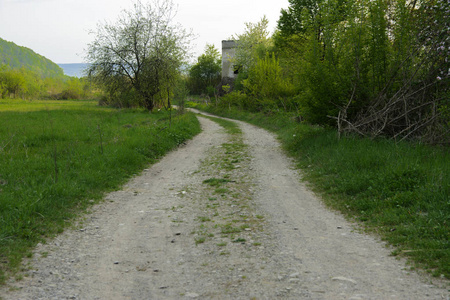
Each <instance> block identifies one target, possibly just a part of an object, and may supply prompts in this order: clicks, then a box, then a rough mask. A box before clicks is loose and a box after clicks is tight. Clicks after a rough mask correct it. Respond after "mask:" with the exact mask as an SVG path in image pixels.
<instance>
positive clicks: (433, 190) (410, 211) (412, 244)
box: [197, 106, 450, 279]
mask: <svg viewBox="0 0 450 300" xmlns="http://www.w3.org/2000/svg"><path fill="white" fill-rule="evenodd" d="M197 108H200V109H203V110H207V111H209V112H211V113H214V114H216V115H220V116H226V117H230V118H236V119H240V120H244V121H247V122H249V123H253V124H255V125H258V126H261V127H263V128H266V129H268V130H270V131H273V132H275V133H276V134H277V135H278V136H279V138H280V140H281V142H282V144H283V146H284V148H285V149H286V150H287V151H288V152H289V153H290V154H291V155H292V156H294V157H295V159H296V161H297V162H298V166H299V168H301V169H302V170H303V173H304V179H305V180H306V181H308V182H309V183H310V185H311V187H312V189H313V190H314V191H316V192H317V193H319V194H320V195H321V196H322V198H323V199H324V201H325V202H326V203H327V204H328V205H329V206H330V207H332V208H334V209H338V210H340V211H342V212H343V213H344V214H345V215H346V216H348V217H349V218H351V219H354V220H356V221H358V222H360V223H361V224H362V225H363V226H364V228H366V229H367V230H368V231H371V232H376V233H377V234H379V235H380V236H381V238H382V239H383V240H385V241H387V242H388V243H389V244H390V245H392V246H394V250H393V252H392V253H393V255H401V256H405V257H407V258H408V259H409V261H410V262H411V268H415V267H420V268H422V269H425V270H427V271H428V272H430V273H432V275H433V276H439V277H445V278H447V279H449V278H450V197H449V196H450V153H449V152H448V149H443V148H437V147H431V146H425V145H421V144H416V143H408V142H402V143H395V142H394V141H390V140H384V139H377V140H370V139H362V138H357V137H344V138H342V139H340V140H338V138H337V133H336V131H334V130H331V129H325V128H321V127H313V126H307V125H304V124H299V123H296V122H295V121H294V119H293V118H292V116H289V115H286V114H272V115H264V114H249V113H246V112H242V111H236V110H229V109H225V110H220V109H217V108H213V107H205V106H203V107H197Z"/></svg>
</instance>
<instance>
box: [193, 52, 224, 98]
mask: <svg viewBox="0 0 450 300" xmlns="http://www.w3.org/2000/svg"><path fill="white" fill-rule="evenodd" d="M221 70H222V62H221V56H220V53H219V50H217V49H216V48H215V47H214V45H209V44H207V45H206V47H205V53H203V54H202V55H200V56H199V57H198V58H197V63H196V64H195V65H193V66H192V67H191V69H190V70H189V88H190V91H191V93H192V94H202V93H205V94H209V93H210V91H211V90H212V91H214V87H215V86H216V85H217V84H219V82H220V79H221ZM210 96H211V95H210Z"/></svg>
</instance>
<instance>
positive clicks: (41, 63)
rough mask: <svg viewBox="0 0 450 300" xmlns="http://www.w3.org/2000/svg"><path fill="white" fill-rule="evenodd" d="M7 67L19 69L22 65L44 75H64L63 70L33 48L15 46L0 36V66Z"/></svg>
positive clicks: (43, 76) (52, 76)
mask: <svg viewBox="0 0 450 300" xmlns="http://www.w3.org/2000/svg"><path fill="white" fill-rule="evenodd" d="M1 66H6V68H7V69H20V68H22V67H24V68H26V69H28V70H30V71H32V72H34V73H35V74H38V75H40V76H41V77H42V78H46V77H51V78H55V77H60V76H64V72H63V70H62V69H61V68H60V67H59V66H58V65H57V64H55V63H54V62H52V61H51V60H49V59H47V58H45V57H43V56H42V55H39V54H37V53H36V52H34V51H33V50H31V49H29V48H26V47H21V46H17V45H16V44H14V43H13V42H8V41H5V40H3V39H1V38H0V67H1Z"/></svg>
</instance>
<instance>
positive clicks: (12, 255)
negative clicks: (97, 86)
mask: <svg viewBox="0 0 450 300" xmlns="http://www.w3.org/2000/svg"><path fill="white" fill-rule="evenodd" d="M0 114H1V116H2V126H1V127H0V157H1V159H0V262H1V264H0V282H2V281H4V280H5V274H6V273H8V272H9V271H14V270H15V269H16V268H17V266H18V265H19V264H20V261H21V258H22V257H23V256H24V255H25V254H26V253H27V251H28V249H30V248H31V247H33V246H34V245H36V243H38V242H39V241H42V240H43V239H44V238H46V237H50V236H52V235H54V234H56V233H59V232H61V231H62V230H63V228H64V227H66V226H67V224H68V222H70V220H72V219H73V218H74V217H75V216H76V215H77V214H78V213H79V211H80V210H83V209H85V208H86V207H88V205H89V203H91V202H97V201H99V200H100V199H101V198H102V197H103V195H104V193H105V192H108V191H112V190H115V189H117V188H119V187H120V186H121V185H122V184H123V183H125V181H126V180H127V179H129V178H130V177H131V176H133V175H135V174H136V173H139V172H140V170H142V169H143V168H144V167H146V166H148V164H150V163H153V162H155V161H156V160H157V159H158V158H159V157H161V156H162V155H163V154H165V153H166V152H167V151H169V150H170V149H173V148H174V147H176V146H177V145H179V144H181V143H183V142H184V141H185V140H186V139H189V138H191V137H192V136H193V135H195V134H197V133H198V132H199V131H200V127H199V123H198V121H197V119H196V118H195V116H194V115H193V114H186V115H180V116H177V117H176V118H175V117H174V118H172V122H171V123H169V116H168V114H169V113H168V112H165V111H161V112H157V113H152V114H149V113H148V112H145V111H143V110H113V109H109V108H104V107H98V106H96V103H95V102H93V101H66V102H53V101H33V102H31V103H29V102H25V101H20V100H14V101H13V100H7V101H4V100H1V101H0Z"/></svg>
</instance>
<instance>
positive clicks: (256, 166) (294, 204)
mask: <svg viewBox="0 0 450 300" xmlns="http://www.w3.org/2000/svg"><path fill="white" fill-rule="evenodd" d="M200 120H201V123H202V127H203V132H202V133H201V134H200V135H198V136H197V137H196V138H194V139H193V140H192V141H190V142H188V143H187V145H186V146H183V147H182V148H180V149H178V150H177V151H174V152H172V153H170V154H169V155H167V156H166V157H164V158H163V159H162V160H161V161H160V162H159V163H157V164H155V165H154V166H152V167H151V168H149V169H147V170H145V171H144V172H143V173H142V174H141V175H140V176H137V177H136V178H134V179H133V180H131V181H130V182H129V183H128V184H127V185H126V186H125V187H124V188H123V190H121V191H118V192H114V193H111V194H109V195H108V196H107V197H106V201H105V202H104V203H103V204H101V205H98V206H96V207H94V208H93V209H92V212H91V213H90V214H89V215H87V216H86V218H85V220H84V221H83V222H82V223H81V224H80V226H79V227H77V228H76V229H73V230H67V231H66V232H65V233H63V234H62V235H61V236H59V237H57V238H56V239H55V240H53V241H50V242H49V243H48V244H46V245H39V246H38V247H37V249H36V251H35V255H34V257H33V259H32V260H31V261H30V262H29V263H30V265H29V266H30V270H29V271H28V272H27V276H25V277H24V279H23V280H22V281H19V282H17V283H11V284H10V286H9V288H3V289H2V290H1V291H0V297H3V298H4V299H449V293H448V290H446V289H445V288H442V287H441V288H439V287H437V286H434V285H432V284H431V281H430V279H429V278H428V279H427V278H425V277H421V276H419V275H417V274H415V273H410V272H408V271H406V270H407V267H406V266H405V264H404V262H402V261H398V260H396V259H395V258H393V257H391V256H389V253H390V251H389V250H388V249H386V248H385V246H384V245H383V244H382V243H381V242H379V241H377V240H376V239H375V238H373V237H370V236H367V235H364V234H361V233H358V232H357V231H355V230H354V228H353V226H352V224H350V223H348V222H347V221H346V220H345V219H344V218H343V217H342V216H340V215H339V214H336V213H334V212H330V211H329V210H327V209H326V208H325V207H324V206H323V205H322V204H321V202H320V200H318V199H317V198H316V197H315V196H314V195H313V194H312V193H311V192H309V191H308V190H307V188H306V187H305V186H304V184H303V183H301V182H300V175H299V174H298V172H297V171H295V170H294V169H293V168H292V164H291V162H290V160H289V159H287V158H286V157H285V156H284V154H283V153H282V151H281V150H280V147H279V144H278V142H277V140H276V139H275V138H274V136H273V135H271V134H269V133H268V132H266V131H264V130H262V129H258V128H256V127H253V126H251V125H248V124H245V123H241V122H239V125H240V128H241V130H242V134H227V133H226V132H225V131H224V129H223V128H222V127H220V126H218V125H217V124H216V123H214V122H212V121H211V120H209V119H205V118H200ZM11 287H14V288H11Z"/></svg>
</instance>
